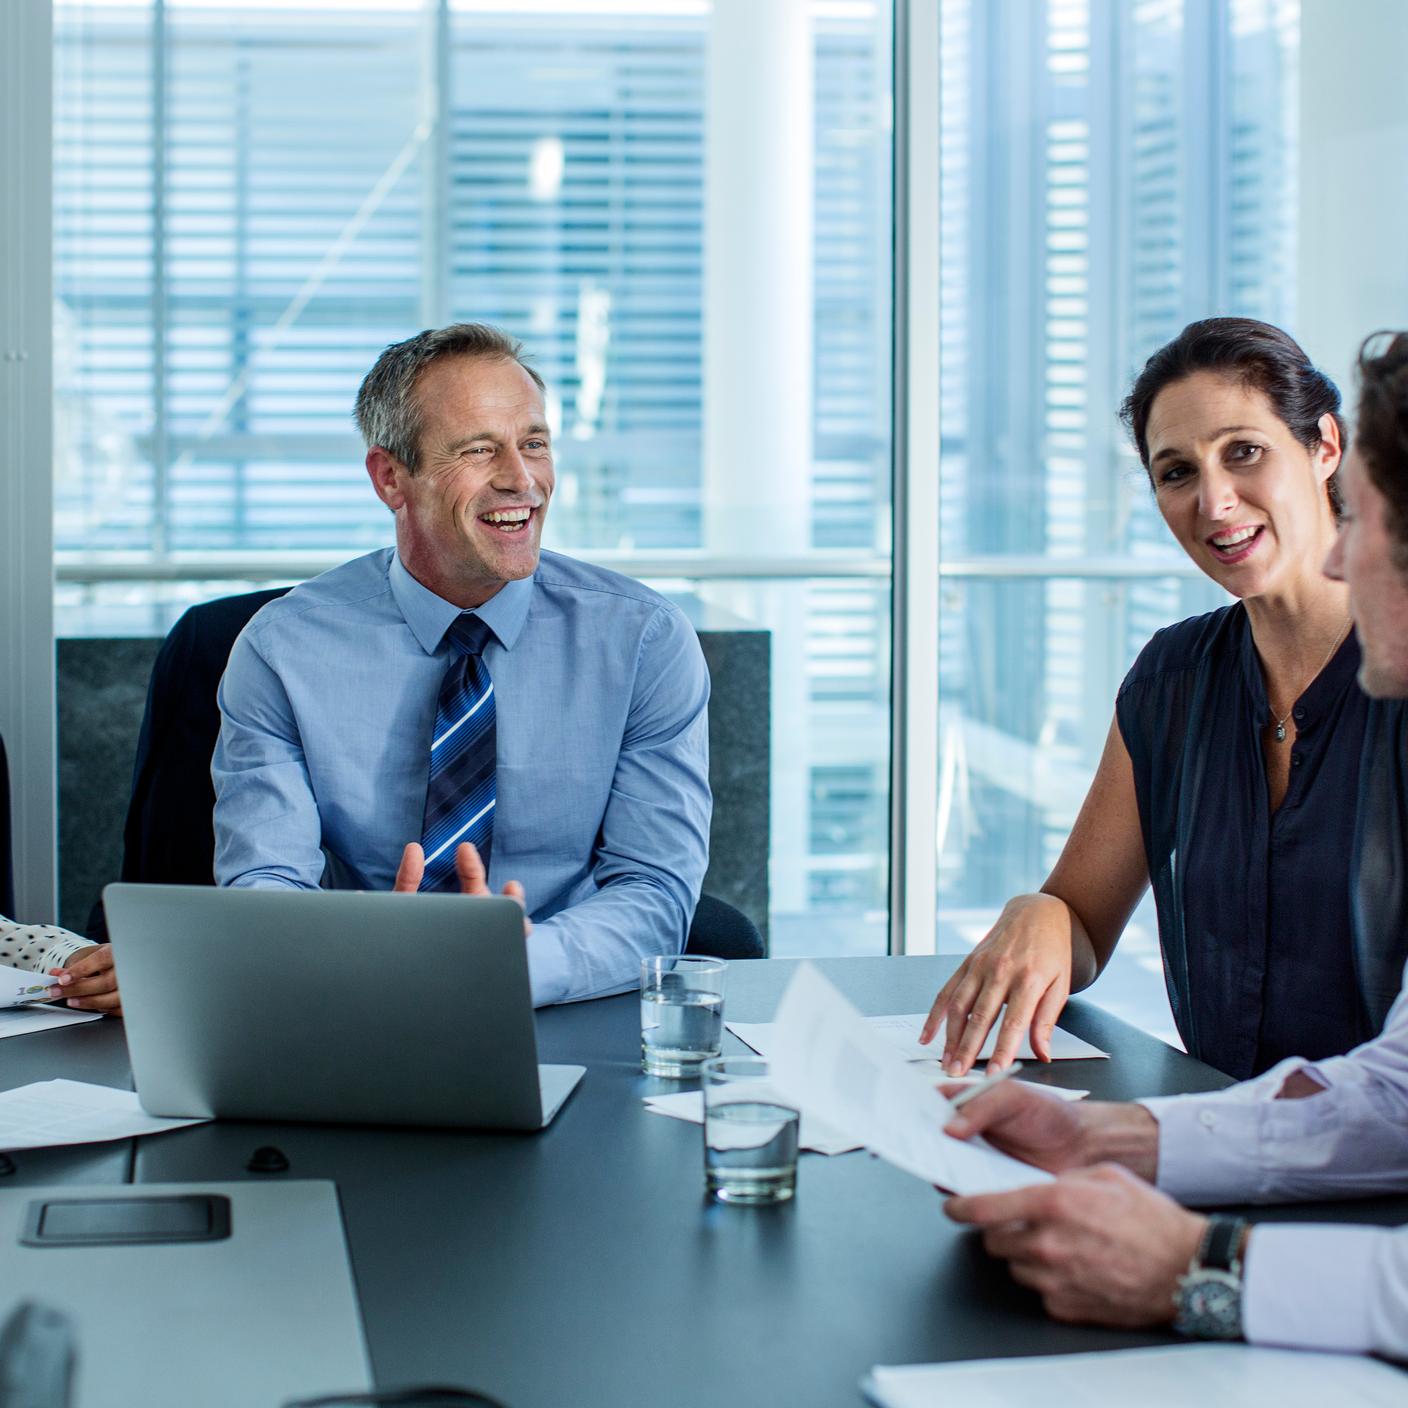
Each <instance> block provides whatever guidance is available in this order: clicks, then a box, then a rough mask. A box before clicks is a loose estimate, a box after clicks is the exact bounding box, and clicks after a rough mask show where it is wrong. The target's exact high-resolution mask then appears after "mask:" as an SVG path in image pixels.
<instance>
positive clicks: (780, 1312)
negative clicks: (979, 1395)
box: [0, 957, 1408, 1408]
mask: <svg viewBox="0 0 1408 1408" xmlns="http://www.w3.org/2000/svg"><path fill="white" fill-rule="evenodd" d="M817 962H818V966H819V967H820V968H821V969H822V970H823V972H825V973H826V974H827V976H828V977H830V978H831V979H832V980H833V981H834V982H836V983H837V985H838V986H839V987H840V988H841V989H842V990H843V991H844V992H846V993H847V994H848V996H849V997H850V998H851V1000H852V1001H853V1002H855V1004H856V1005H857V1006H858V1007H860V1008H861V1009H862V1010H863V1011H865V1012H867V1013H875V1014H879V1013H897V1012H916V1011H921V1010H923V1009H924V1008H925V1007H926V1006H927V1005H928V1003H929V1002H930V1000H931V999H932V997H933V995H934V993H935V992H936V991H937V990H938V988H939V986H940V984H941V983H942V981H943V979H944V978H945V977H946V976H947V974H948V973H950V972H951V971H952V969H953V967H954V966H955V964H956V962H957V960H956V959H955V958H953V957H940V958H929V957H913V958H873V959H872V958H847V959H822V960H817ZM793 967H794V962H793V961H791V960H763V961H758V962H751V963H735V964H733V965H732V966H731V969H730V972H729V978H728V993H727V1006H726V1014H727V1016H728V1017H730V1018H731V1019H733V1020H741V1021H766V1020H768V1019H770V1018H771V1016H772V1014H773V1011H774V1009H775V1006H776V1003H777V1000H778V998H779V997H780V995H781V992H782V989H783V987H784V986H785V983H786V981H787V978H788V976H789V975H790V973H791V972H792V970H793ZM1061 1025H1062V1026H1064V1027H1066V1028H1067V1029H1068V1030H1069V1031H1072V1032H1074V1033H1076V1034H1077V1035H1078V1036H1081V1037H1084V1038H1085V1039H1086V1040H1088V1041H1091V1042H1093V1043H1094V1044H1095V1045H1097V1046H1099V1047H1100V1048H1101V1049H1102V1050H1106V1051H1109V1052H1110V1053H1111V1055H1112V1059H1111V1060H1108V1061H1060V1062H1056V1063H1054V1064H1053V1065H1051V1066H1047V1067H1043V1068H1041V1069H1040V1070H1039V1071H1038V1072H1037V1078H1038V1079H1042V1080H1045V1081H1049V1082H1050V1083H1052V1084H1058V1085H1067V1086H1073V1087H1078V1088H1081V1089H1088V1090H1090V1091H1091V1095H1092V1098H1094V1099H1115V1100H1125V1099H1131V1098H1133V1097H1136V1096H1141V1095H1151V1094H1173V1093H1178V1092H1182V1091H1197V1090H1210V1089H1215V1088H1219V1087H1221V1086H1223V1085H1226V1084H1228V1081H1227V1079H1226V1078H1225V1077H1223V1076H1221V1075H1219V1074H1218V1073H1217V1072H1215V1071H1213V1070H1211V1069H1210V1068H1209V1067H1207V1066H1204V1065H1202V1064H1201V1063H1199V1062H1197V1061H1195V1060H1193V1059H1192V1058H1191V1057H1189V1056H1186V1055H1184V1054H1183V1053H1181V1052H1178V1051H1175V1050H1173V1049H1172V1048H1170V1047H1168V1046H1166V1045H1164V1044H1163V1043H1162V1042H1159V1041H1156V1040H1155V1039H1153V1038H1152V1037H1149V1036H1147V1035H1145V1034H1144V1033H1143V1032H1140V1031H1138V1030H1137V1029H1135V1028H1133V1027H1131V1026H1129V1025H1128V1024H1126V1023H1124V1022H1121V1021H1120V1020H1118V1019H1117V1018H1115V1017H1112V1016H1110V1015H1109V1014H1108V1013H1105V1012H1103V1011H1101V1009H1100V1008H1098V1007H1097V1006H1095V1005H1094V1004H1093V1003H1091V1002H1084V1001H1081V1000H1079V999H1077V1000H1075V1001H1073V1002H1071V1003H1070V1005H1069V1006H1068V1007H1067V1009H1066V1012H1065V1014H1064V1015H1063V1017H1062V1019H1061ZM538 1033H539V1038H538V1039H539V1059H540V1060H542V1061H549V1062H551V1061H562V1062H575V1063H578V1064H581V1065H585V1066H586V1067H587V1074H586V1076H585V1078H584V1079H583V1081H582V1083H581V1085H580V1086H579V1087H578V1089H577V1091H576V1093H575V1094H574V1095H573V1096H572V1097H571V1099H570V1100H569V1101H568V1103H567V1105H566V1106H565V1107H564V1108H563V1110H562V1112H561V1113H560V1114H559V1115H558V1117H557V1119H556V1120H555V1121H554V1122H553V1124H552V1125H551V1126H550V1127H549V1128H548V1129H547V1130H546V1131H545V1132H543V1133H541V1134H537V1135H513V1134H463V1133H453V1132H446V1131H422V1130H409V1129H384V1128H377V1129H370V1128H353V1127H339V1126H329V1125H276V1124H257V1123H236V1122H219V1123H214V1124H207V1125H200V1126H196V1127H193V1128H190V1129H186V1130H178V1131H176V1132H174V1133H171V1134H162V1135H157V1136H152V1137H149V1138H145V1139H140V1140H134V1141H129V1142H127V1143H125V1144H118V1145H101V1146H89V1147H87V1148H83V1149H75V1150H41V1151H37V1152H32V1153H16V1154H14V1155H11V1159H12V1161H13V1164H14V1165H15V1170H14V1172H13V1173H12V1174H11V1175H9V1176H8V1177H5V1178H4V1179H3V1180H0V1186H3V1187H11V1188H13V1187H15V1186H17V1185H23V1184H29V1185H34V1184H41V1183H54V1182H69V1181H71V1182H75V1183H97V1182H121V1181H124V1180H125V1179H127V1178H129V1177H131V1178H132V1179H134V1180H135V1181H138V1182H168V1181H172V1182H174V1181H207V1180H208V1181H215V1180H232V1179H242V1178H248V1177H252V1176H254V1175H250V1174H248V1173H246V1171H245V1167H244V1166H245V1162H246V1160H247V1159H248V1158H249V1156H250V1154H251V1153H252V1152H253V1150H254V1149H255V1148H256V1147H258V1146H260V1145H265V1144H274V1145H276V1146H277V1147H278V1148H280V1149H281V1150H282V1151H283V1152H284V1153H285V1154H286V1155H287V1157H288V1160H289V1163H290V1169H289V1172H288V1174H286V1175H274V1176H275V1177H279V1176H283V1177H290V1178H330V1179H333V1180H335V1181H336V1183H337V1185H338V1189H339V1192H340V1196H341V1201H342V1209H343V1217H344V1220H345V1224H346V1231H347V1240H348V1245H349V1248H350V1250H351V1257H352V1265H353V1270H354V1273H355V1277H356V1282H357V1288H358V1293H359V1296H360V1300H361V1306H362V1314H363V1320H364V1325H365V1329H366V1336H367V1342H368V1346H369V1349H370V1352H371V1359H372V1364H373V1368H374V1372H375V1375H376V1380H377V1383H378V1384H379V1385H380V1386H382V1387H391V1386H396V1385H402V1384H408V1383H431V1382H441V1383H453V1384H460V1385H463V1386H466V1387H474V1388H478V1389H481V1390H483V1391H485V1392H488V1393H491V1394H493V1395H494V1396H496V1397H498V1398H500V1399H502V1400H503V1402H504V1403H505V1404H507V1405H509V1408H558V1406H559V1405H562V1404H569V1403H570V1404H573V1405H574V1408H597V1406H598V1405H600V1408H623V1405H631V1404H643V1403H647V1402H660V1403H668V1404H669V1405H671V1408H706V1405H707V1408H717V1405H720V1404H740V1405H744V1404H792V1403H795V1404H806V1405H808V1406H809V1408H827V1406H828V1405H835V1408H855V1405H857V1404H858V1403H859V1402H861V1397H860V1393H859V1390H858V1388H857V1383H858V1380H859V1379H860V1378H861V1376H862V1375H863V1374H864V1373H865V1372H866V1371H867V1370H868V1369H869V1368H870V1367H871V1365H873V1364H877V1363H880V1364H887V1363H888V1364H904V1363H922V1362H929V1361H934V1360H946V1359H973V1358H985V1357H989V1356H998V1355H1015V1354H1047V1353H1062V1352H1072V1351H1081V1350H1099V1349H1114V1348H1128V1347H1132V1346H1136V1345H1148V1344H1166V1343H1171V1342H1174V1337H1173V1336H1172V1335H1163V1334H1132V1333H1128V1332H1123V1331H1106V1330H1094V1329H1084V1328H1073V1327H1070V1326H1063V1325H1059V1324H1057V1323H1055V1322H1054V1321H1051V1320H1049V1319H1047V1318H1046V1316H1045V1315H1044V1314H1043V1312H1042V1310H1041V1306H1040V1303H1039V1301H1038V1300H1037V1298H1036V1297H1035V1296H1034V1295H1032V1294H1031V1293H1029V1292H1027V1291H1025V1290H1023V1289H1021V1288H1019V1287H1017V1286H1016V1285H1015V1284H1014V1283H1013V1282H1012V1281H1011V1280H1010V1279H1009V1277H1008V1276H1007V1273H1006V1271H1005V1270H1004V1269H1003V1268H1002V1267H1001V1266H999V1265H996V1264H994V1263H992V1262H990V1261H989V1260H988V1259H987V1258H986V1256H985V1255H984V1254H983V1252H982V1249H981V1246H980V1244H979V1243H978V1241H977V1239H976V1238H975V1237H974V1236H973V1235H971V1234H969V1233H967V1232H964V1231H961V1230H960V1229H958V1228H957V1227H955V1226H954V1225H952V1224H950V1223H949V1222H948V1221H947V1220H946V1219H945V1218H944V1216H943V1213H942V1210H941V1200H940V1197H939V1195H938V1194H937V1193H935V1192H934V1190H933V1189H931V1188H929V1187H927V1186H925V1185H924V1184H922V1183H920V1182H919V1181H918V1180H916V1179H914V1178H911V1177H909V1176H908V1175H906V1174H903V1173H900V1172H899V1171H897V1170H895V1169H893V1168H890V1167H889V1166H888V1165H886V1164H884V1163H882V1162H880V1161H879V1160H878V1159H875V1158H873V1157H871V1156H870V1155H869V1154H866V1153H864V1152H856V1153H852V1154H843V1155H840V1156H838V1157H835V1158H829V1159H828V1158H824V1157H822V1156H821V1155H818V1154H803V1155H802V1159H801V1164H800V1167H799V1171H798V1187H797V1197H796V1199H795V1200H794V1201H793V1202H792V1203H790V1204H786V1205H784V1206H782V1207H778V1208H737V1207H722V1206H718V1205H714V1204H711V1203H709V1202H707V1201H706V1200H705V1198H704V1191H703V1167H702V1162H703V1161H702V1152H701V1138H702V1137H701V1134H700V1130H699V1128H698V1127H697V1126H694V1125H689V1124H685V1123H683V1122H681V1121H678V1120H672V1119H666V1118H664V1117H662V1116H659V1115H654V1114H650V1113H648V1112H647V1111H646V1110H645V1109H644V1108H643V1106H642V1105H641V1097H642V1096H643V1095H646V1094H652V1093H660V1092H664V1091H667V1090H673V1089H683V1088H686V1087H684V1086H681V1085H679V1084H677V1083H675V1082H667V1081H658V1080H654V1079H651V1078H649V1077H646V1076H643V1075H642V1074H641V1072H640V1068H639V1060H638V1055H639V1017H638V1004H637V999H636V997H635V995H634V994H627V995H625V996H621V997H614V998H606V999H602V1000H598V1001H595V1002H586V1003H579V1004H575V1005H572V1006H567V1007H560V1008H552V1009H547V1010H544V1011H543V1012H541V1013H540V1014H539V1019H538ZM725 1041H726V1049H727V1048H729V1047H732V1046H735V1045H738V1043H736V1041H735V1039H734V1038H733V1037H732V1036H726V1038H725ZM3 1048H8V1049H3ZM3 1048H0V1056H3V1060H0V1086H4V1087H10V1086H16V1085H23V1084H25V1083H26V1082H28V1081H33V1080H42V1079H48V1078H51V1077H53V1076H66V1077H69V1078H72V1079H80V1080H90V1081H94V1082H98V1083H102V1084H107V1085H113V1086H122V1087H124V1088H130V1077H129V1071H128V1066H127V1054H126V1047H125V1043H124V1041H123V1036H122V1027H121V1024H120V1023H118V1022H114V1021H104V1022H102V1023H96V1022H95V1023H89V1024H86V1025H83V1026H78V1027H71V1028H68V1029H65V1030H61V1031H57V1032H47V1033H41V1034H37V1035H35V1036H30V1037H23V1038H15V1039H13V1040H11V1041H6V1042H5V1043H3ZM266 1177H267V1175H266ZM1256 1216H1258V1217H1262V1218H1269V1217H1275V1218H1281V1217H1297V1216H1299V1217H1306V1216H1313V1217H1314V1218H1316V1219H1317V1220H1326V1219H1329V1220H1345V1221H1365V1222H1385V1223H1399V1222H1403V1221H1408V1198H1388V1199H1374V1200H1366V1201H1363V1202H1355V1203H1342V1204H1329V1205H1326V1204H1317V1205H1314V1206H1313V1207H1302V1208H1299V1209H1294V1208H1285V1209H1279V1208H1278V1209H1258V1210H1257V1212H1256ZM329 1387H334V1386H332V1385H330V1386H329Z"/></svg>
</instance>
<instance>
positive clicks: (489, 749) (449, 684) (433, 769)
mask: <svg viewBox="0 0 1408 1408" xmlns="http://www.w3.org/2000/svg"><path fill="white" fill-rule="evenodd" d="M445 639H446V640H448V641H449V642H450V644H451V645H452V646H453V647H454V649H455V652H456V655H455V658H454V659H453V660H452V661H451V662H450V668H449V669H448V670H446V671H445V680H444V683H443V684H442V685H441V686H440V702H439V703H438V705H437V706H436V709H435V735H434V738H433V739H432V741H431V745H430V778H429V781H428V782H427V783H426V788H425V820H424V822H423V823H422V825H421V845H422V846H423V847H424V848H425V874H424V875H423V876H422V877H421V882H420V888H421V889H422V890H448V889H454V888H455V886H456V884H457V881H456V879H455V851H456V849H457V848H458V846H459V844H460V842H461V841H472V842H473V843H474V845H475V846H476V847H477V848H478V850H479V855H480V857H481V858H482V859H483V861H484V868H485V870H486V871H487V870H488V868H489V851H490V847H491V846H492V844H493V840H494V760H495V730H494V682H493V680H491V679H490V678H489V670H488V667H487V666H486V665H485V664H484V661H483V660H482V659H481V658H480V657H481V655H482V654H483V651H484V647H485V645H486V644H487V643H488V641H489V628H488V626H486V625H485V624H484V622H483V621H481V620H480V619H479V618H478V617H477V616H475V615H473V614H472V613H471V612H468V611H465V612H461V614H460V615H459V617H458V618H457V619H456V621H455V623H454V624H453V625H452V626H451V627H450V629H449V630H448V631H446V632H445Z"/></svg>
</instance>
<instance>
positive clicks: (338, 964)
mask: <svg viewBox="0 0 1408 1408" xmlns="http://www.w3.org/2000/svg"><path fill="white" fill-rule="evenodd" d="M103 903H104V906H105V907H106V909H107V917H108V931H109V933H110V935H111V937H112V949H113V961H114V963H115V965H116V969H117V982H118V989H119V991H120V992H121V994H122V1010H123V1015H124V1017H125V1019H126V1027H127V1046H128V1050H129V1052H130V1053H131V1057H132V1073H133V1075H134V1076H135V1077H136V1082H137V1094H138V1096H139V1097H140V1099H141V1102H142V1107H143V1109H145V1110H146V1111H147V1112H148V1113H149V1114H153V1115H184V1116H205V1117H211V1116H213V1117H217V1118H228V1119H260V1120H311V1121H331V1122H336V1123H343V1124H408V1125H448V1126H457V1127H461V1128H466V1129H542V1128H543V1127H544V1126H546V1125H547V1123H548V1121H549V1120H551V1119H552V1117H553V1116H554V1115H555V1114H556V1113H557V1112H558V1110H559V1109H560V1108H561V1107H562V1104H563V1102H564V1101H565V1100H566V1099H567V1097H568V1096H569V1095H570V1094H571V1093H572V1090H573V1088H574V1087H575V1086H576V1084H577V1082H578V1081H579V1080H580V1079H581V1078H582V1076H583V1074H584V1071H585V1068H584V1067H582V1066H540V1065H538V1056H537V1040H536V1033H535V1030H534V1024H533V1004H532V997H531V994H530V990H529V986H528V956H527V947H526V945H525V942H524V938H523V911H522V910H521V909H520V908H519V907H518V905H517V904H515V903H514V902H513V901H512V900H509V899H499V898H492V899H491V898H487V897H486V898H483V899H467V898H466V897H465V896H463V895H455V894H433V895H432V894H415V895H397V894H369V893H365V892H361V891H341V892H339V891H328V890H223V889H216V888H213V887H208V886H196V885H109V886H108V887H107V888H106V889H105V890H104V891H103Z"/></svg>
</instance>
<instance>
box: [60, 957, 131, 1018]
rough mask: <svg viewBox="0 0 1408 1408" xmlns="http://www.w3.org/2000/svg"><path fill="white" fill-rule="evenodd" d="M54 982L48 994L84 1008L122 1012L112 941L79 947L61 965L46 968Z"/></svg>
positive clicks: (113, 1013) (94, 1010)
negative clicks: (60, 966)
mask: <svg viewBox="0 0 1408 1408" xmlns="http://www.w3.org/2000/svg"><path fill="white" fill-rule="evenodd" d="M49 976H50V977H51V978H53V980H54V984H53V986H52V987H51V988H50V989H49V996H50V997H52V998H58V999H60V1000H61V1001H64V1002H66V1003H67V1004H68V1006H70V1007H77V1008H79V1009H80V1010H81V1011H84V1012H106V1013H107V1014H108V1015H109V1016H112V1017H120V1016H122V997H121V994H119V992H118V990H117V970H116V969H115V968H114V967H113V962H112V945H111V944H93V945H92V946H91V947H89V948H81V949H79V950H78V952H77V953H75V954H74V955H73V957H72V958H70V959H69V961H68V962H67V963H65V964H64V966H63V967H62V968H51V969H49Z"/></svg>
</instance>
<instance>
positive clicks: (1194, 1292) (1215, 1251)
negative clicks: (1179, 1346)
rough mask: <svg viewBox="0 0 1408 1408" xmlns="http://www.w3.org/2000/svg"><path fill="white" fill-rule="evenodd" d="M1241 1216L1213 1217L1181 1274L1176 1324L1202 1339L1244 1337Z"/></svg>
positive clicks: (1243, 1227) (1243, 1228)
mask: <svg viewBox="0 0 1408 1408" xmlns="http://www.w3.org/2000/svg"><path fill="white" fill-rule="evenodd" d="M1246 1230H1247V1224H1246V1222H1245V1220H1244V1219H1242V1218H1240V1217H1210V1218H1209V1219H1208V1225H1207V1228H1206V1230H1205V1231H1204V1232H1203V1240H1202V1243H1201V1244H1200V1245H1199V1247H1198V1251H1197V1255H1196V1256H1194V1258H1193V1260H1192V1261H1190V1262H1189V1263H1188V1272H1187V1274H1186V1275H1184V1276H1180V1277H1179V1278H1178V1290H1177V1291H1175V1292H1174V1297H1173V1304H1174V1317H1173V1328H1174V1329H1175V1330H1177V1331H1178V1333H1179V1334H1180V1335H1189V1336H1191V1337H1192V1338H1194V1339H1200V1340H1239V1339H1241V1338H1242V1257H1241V1247H1242V1234H1243V1233H1244V1232H1245V1231H1246Z"/></svg>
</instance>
